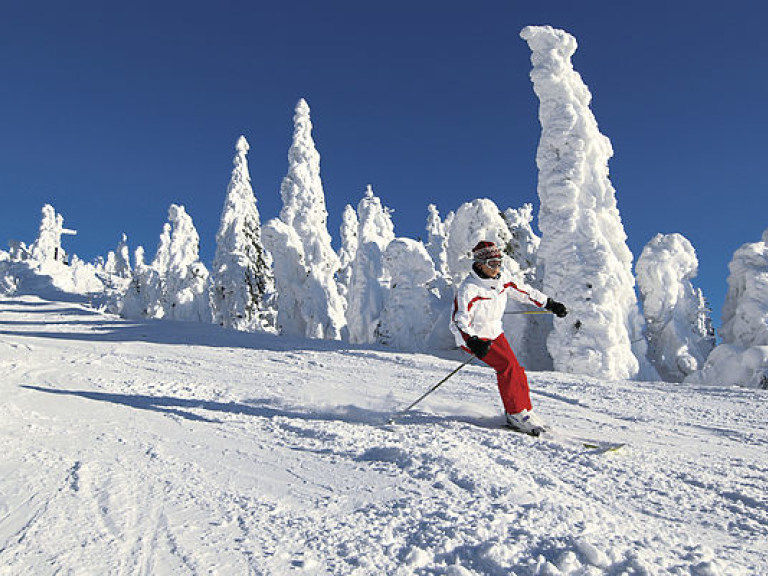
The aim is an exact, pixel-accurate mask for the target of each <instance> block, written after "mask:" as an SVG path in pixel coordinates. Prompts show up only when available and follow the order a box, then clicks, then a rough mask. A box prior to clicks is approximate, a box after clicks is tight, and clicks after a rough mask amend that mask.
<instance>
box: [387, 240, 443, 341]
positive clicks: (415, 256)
mask: <svg viewBox="0 0 768 576" xmlns="http://www.w3.org/2000/svg"><path fill="white" fill-rule="evenodd" d="M383 261H384V267H385V269H386V271H387V273H388V275H389V276H390V278H391V281H390V288H389V290H388V291H387V293H386V295H385V304H384V307H383V309H382V310H381V314H380V319H379V322H378V328H377V329H376V336H377V339H378V341H379V342H380V343H382V344H386V345H388V346H392V347H394V348H397V349H399V350H423V349H425V347H426V346H427V345H428V343H429V340H430V335H431V333H432V328H433V325H434V312H435V308H434V300H435V296H434V295H433V294H432V293H431V291H430V289H429V283H430V282H431V281H432V280H433V279H434V277H435V266H434V263H433V262H432V258H431V257H430V255H429V253H428V252H427V250H426V248H425V247H424V245H423V244H422V243H421V242H418V241H416V240H411V239H408V238H396V239H395V240H393V241H391V242H389V244H388V245H387V247H386V249H385V250H384V254H383Z"/></svg>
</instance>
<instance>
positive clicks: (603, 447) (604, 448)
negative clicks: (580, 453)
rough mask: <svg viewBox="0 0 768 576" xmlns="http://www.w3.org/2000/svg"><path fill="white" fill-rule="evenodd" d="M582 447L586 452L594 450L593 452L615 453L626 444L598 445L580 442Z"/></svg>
mask: <svg viewBox="0 0 768 576" xmlns="http://www.w3.org/2000/svg"><path fill="white" fill-rule="evenodd" d="M582 446H584V448H586V449H587V450H594V451H595V452H600V453H603V452H616V451H617V450H621V449H622V448H623V447H624V446H626V444H623V443H617V444H599V443H595V442H582Z"/></svg>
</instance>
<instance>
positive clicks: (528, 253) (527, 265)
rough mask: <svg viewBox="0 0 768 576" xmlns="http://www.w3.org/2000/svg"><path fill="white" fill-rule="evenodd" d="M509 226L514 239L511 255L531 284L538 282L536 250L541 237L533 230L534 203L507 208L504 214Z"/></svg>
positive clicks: (511, 241) (511, 244)
mask: <svg viewBox="0 0 768 576" xmlns="http://www.w3.org/2000/svg"><path fill="white" fill-rule="evenodd" d="M502 216H503V217H504V220H505V221H506V223H507V227H508V228H509V233H510V234H511V235H512V239H511V240H510V242H509V245H510V251H511V257H512V259H513V260H515V262H517V264H518V265H519V266H520V270H521V271H522V273H523V275H524V276H525V281H526V282H527V283H529V284H534V285H535V284H536V282H537V280H536V252H538V250H539V243H540V242H541V239H540V238H539V237H538V236H537V235H536V233H535V232H534V231H533V227H532V226H531V222H533V204H523V207H522V208H517V209H515V208H507V209H506V210H505V211H504V214H503V215H502Z"/></svg>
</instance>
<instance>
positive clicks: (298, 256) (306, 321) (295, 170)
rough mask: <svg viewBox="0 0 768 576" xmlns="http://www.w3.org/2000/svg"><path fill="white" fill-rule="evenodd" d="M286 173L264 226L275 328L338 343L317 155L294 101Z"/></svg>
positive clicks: (303, 107)
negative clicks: (277, 205) (278, 206)
mask: <svg viewBox="0 0 768 576" xmlns="http://www.w3.org/2000/svg"><path fill="white" fill-rule="evenodd" d="M293 122H294V129H293V141H292V143H291V147H290V149H289V150H288V173H287V174H286V176H285V178H283V182H282V184H281V186H280V195H281V197H282V200H283V208H282V210H281V211H280V219H273V220H270V221H269V222H268V223H267V224H266V225H265V226H264V238H265V241H266V242H267V243H268V246H269V249H270V251H271V252H272V254H273V255H274V256H275V263H276V267H275V278H276V281H277V289H278V292H279V294H280V295H279V298H278V323H279V325H280V328H281V331H282V332H283V333H285V334H292V335H303V336H307V337H309V338H327V339H336V340H337V339H340V338H341V335H342V330H343V328H344V325H345V319H344V300H343V298H342V296H341V293H340V288H339V285H338V284H337V283H336V278H335V275H336V273H337V272H338V271H339V268H340V266H341V263H340V261H339V256H338V255H337V254H336V251H335V250H334V249H333V247H332V246H331V235H330V234H329V233H328V212H327V210H326V207H325V193H324V191H323V183H322V180H321V179H320V154H319V153H318V152H317V149H316V148H315V142H314V140H313V139H312V122H311V120H310V118H309V106H308V105H307V103H306V101H305V100H304V99H301V100H299V103H298V104H297V105H296V112H295V114H294V116H293Z"/></svg>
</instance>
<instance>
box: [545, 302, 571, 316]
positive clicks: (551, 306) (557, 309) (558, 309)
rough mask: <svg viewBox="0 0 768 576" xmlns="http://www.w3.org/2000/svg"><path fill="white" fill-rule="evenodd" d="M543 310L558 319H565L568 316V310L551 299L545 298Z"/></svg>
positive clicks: (560, 303)
mask: <svg viewBox="0 0 768 576" xmlns="http://www.w3.org/2000/svg"><path fill="white" fill-rule="evenodd" d="M544 308H546V309H547V310H549V311H550V312H552V314H554V315H555V316H557V317H558V318H565V317H566V316H567V315H568V308H566V307H565V304H563V303H562V302H558V301H557V300H552V298H547V303H546V304H545V305H544Z"/></svg>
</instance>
